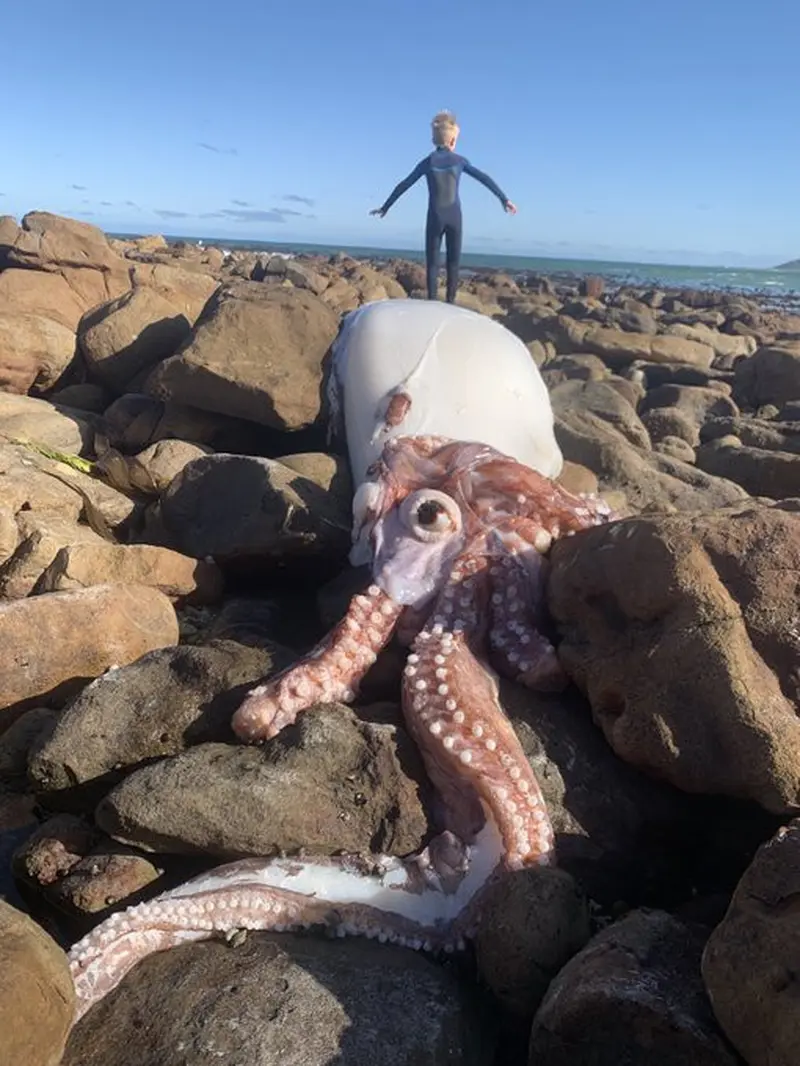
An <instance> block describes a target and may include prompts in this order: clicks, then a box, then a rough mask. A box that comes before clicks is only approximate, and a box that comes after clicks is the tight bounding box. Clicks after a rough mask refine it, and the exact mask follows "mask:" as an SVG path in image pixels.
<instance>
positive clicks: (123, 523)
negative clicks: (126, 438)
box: [0, 397, 139, 537]
mask: <svg viewBox="0 0 800 1066" xmlns="http://www.w3.org/2000/svg"><path fill="white" fill-rule="evenodd" d="M11 398H12V399H22V397H11ZM0 499H2V500H3V503H4V504H5V505H6V507H8V508H9V509H10V510H11V511H12V512H13V513H14V514H18V513H19V512H20V511H37V512H45V511H47V512H55V513H56V514H58V515H59V516H60V517H63V518H76V519H77V517H78V516H79V515H82V516H83V518H84V519H85V521H86V522H87V523H88V524H89V525H91V526H92V528H93V529H95V531H96V532H100V534H101V535H102V536H106V537H110V536H111V535H112V534H114V533H118V532H119V533H121V532H123V531H124V530H125V528H126V527H127V526H128V525H129V523H130V522H132V521H133V519H134V517H135V516H136V515H137V514H138V509H139V505H138V504H137V502H136V501H135V500H133V499H131V498H130V497H129V496H125V495H124V494H123V493H121V492H118V491H117V490H116V489H113V488H111V486H110V485H106V484H105V482H103V481H100V480H99V478H94V477H91V476H90V475H89V474H85V473H84V472H83V471H82V470H76V469H75V468H74V467H72V466H69V465H67V464H66V463H62V462H59V461H58V460H57V459H52V458H50V457H49V456H47V455H43V454H42V453H41V451H40V450H38V449H37V448H36V447H29V446H27V445H25V444H3V443H1V442H0Z"/></svg>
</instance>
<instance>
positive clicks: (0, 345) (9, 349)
mask: <svg viewBox="0 0 800 1066" xmlns="http://www.w3.org/2000/svg"><path fill="white" fill-rule="evenodd" d="M74 355H75V334H74V332H73V331H72V330H71V329H69V328H68V327H67V326H65V325H63V324H62V323H61V322H56V321H54V320H53V319H51V318H46V317H45V316H44V315H39V314H24V313H20V312H16V311H12V310H2V311H0V391H4V392H15V393H18V394H20V395H24V394H25V393H27V392H29V391H30V390H31V389H36V390H37V391H45V390H46V389H49V388H51V387H52V386H53V385H55V383H56V382H57V381H58V379H59V377H60V376H61V374H62V373H63V372H64V371H65V370H66V368H67V367H68V366H69V364H70V363H71V362H72V359H73V356H74Z"/></svg>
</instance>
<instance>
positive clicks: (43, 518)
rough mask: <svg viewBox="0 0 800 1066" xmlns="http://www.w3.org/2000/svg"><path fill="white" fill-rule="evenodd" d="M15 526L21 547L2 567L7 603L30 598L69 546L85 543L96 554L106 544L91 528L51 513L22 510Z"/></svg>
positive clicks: (0, 585) (0, 594)
mask: <svg viewBox="0 0 800 1066" xmlns="http://www.w3.org/2000/svg"><path fill="white" fill-rule="evenodd" d="M16 524H17V529H18V533H19V542H18V546H17V548H16V549H15V550H14V552H13V553H12V555H11V556H10V557H9V559H8V560H7V561H6V562H5V563H3V565H2V566H0V598H2V599H5V600H20V599H22V598H23V597H25V596H28V595H29V594H30V593H31V591H32V590H33V588H34V586H35V585H36V582H37V581H38V580H39V578H40V577H41V576H42V574H43V573H44V572H45V570H46V569H47V567H48V566H49V565H50V564H51V563H52V562H53V560H54V559H55V558H56V556H57V555H58V553H59V552H60V551H61V549H62V548H64V547H65V546H66V545H75V544H85V545H87V546H88V547H89V549H90V550H95V551H96V550H98V549H102V548H103V547H105V545H106V543H107V542H106V541H105V540H103V538H102V537H99V536H98V535H97V533H95V532H94V530H92V529H91V528H90V527H89V526H86V525H81V524H80V523H78V522H75V521H73V520H72V519H71V518H68V517H67V518H62V517H61V516H60V515H57V514H50V513H48V512H44V513H42V514H40V513H39V512H37V511H20V512H19V515H18V516H17V520H16Z"/></svg>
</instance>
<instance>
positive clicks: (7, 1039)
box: [0, 900, 75, 1066]
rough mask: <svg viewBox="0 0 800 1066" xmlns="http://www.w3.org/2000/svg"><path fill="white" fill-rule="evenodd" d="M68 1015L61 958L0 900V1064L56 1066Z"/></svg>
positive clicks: (68, 986) (67, 978)
mask: <svg viewBox="0 0 800 1066" xmlns="http://www.w3.org/2000/svg"><path fill="white" fill-rule="evenodd" d="M74 1010H75V992H74V989H73V986H72V977H71V975H70V972H69V966H68V964H67V958H66V955H65V954H64V952H63V951H62V950H61V948H59V946H58V945H57V944H56V943H55V941H54V940H51V939H50V937H49V936H48V935H47V934H46V933H45V932H44V931H43V930H42V929H41V928H40V927H39V926H38V925H37V924H36V923H35V922H34V921H32V920H31V919H30V918H29V917H28V916H27V915H26V914H23V913H22V912H21V911H18V910H16V909H15V908H14V907H11V906H9V905H8V904H7V903H4V902H3V901H2V900H0V1061H2V1062H4V1063H8V1064H9V1066H12V1064H13V1066H23V1064H24V1066H58V1063H59V1062H60V1060H61V1054H62V1052H63V1050H64V1045H65V1043H66V1039H67V1034H68V1032H69V1029H70V1026H71V1024H72V1018H73V1012H74Z"/></svg>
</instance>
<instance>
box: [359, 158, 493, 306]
mask: <svg viewBox="0 0 800 1066" xmlns="http://www.w3.org/2000/svg"><path fill="white" fill-rule="evenodd" d="M462 174H469V176H470V177H471V178H475V179H476V181H479V182H480V183H481V185H485V186H486V188H487V189H489V190H490V191H491V192H493V193H494V194H495V196H496V197H497V198H498V200H499V201H500V203H501V204H502V205H503V206H504V207H505V205H506V204H507V203H508V197H507V196H506V194H505V193H504V192H503V190H502V189H501V188H500V187H499V186H498V185H497V184H496V183H495V182H494V181H492V179H491V178H490V177H489V175H488V174H484V173H483V171H482V170H478V168H477V167H474V166H472V164H471V163H470V162H469V161H468V160H466V159H465V158H464V157H463V155H457V154H456V152H453V151H451V150H450V149H449V148H437V149H436V150H435V151H433V152H431V154H430V155H428V156H425V158H424V159H423V160H422V161H421V162H420V163H418V164H417V166H416V167H414V169H413V170H412V171H411V173H410V174H409V175H408V177H407V178H404V179H403V180H402V181H401V182H400V184H399V185H397V186H395V188H394V189H393V190H392V192H391V194H390V196H389V198H388V199H387V200H386V202H385V203H384V204H383V206H382V207H381V209H380V210H381V213H382V214H385V213H386V212H387V211H388V210H389V208H390V207H391V206H392V204H393V203H394V202H395V200H398V199H399V198H400V197H401V196H402V195H403V193H404V192H407V191H408V190H409V189H410V188H411V186H412V185H414V184H415V183H416V182H418V181H419V179H420V178H421V177H423V176H424V177H425V178H427V181H428V220H427V223H426V226H425V262H426V265H427V268H428V299H429V300H435V299H436V293H437V286H436V282H437V278H438V275H439V252H440V249H441V246H442V237H444V238H445V248H446V251H447V301H448V303H453V301H454V300H455V298H456V289H457V288H458V268H459V264H460V262H461V201H460V200H459V198H458V183H459V180H460V178H461V175H462Z"/></svg>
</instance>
